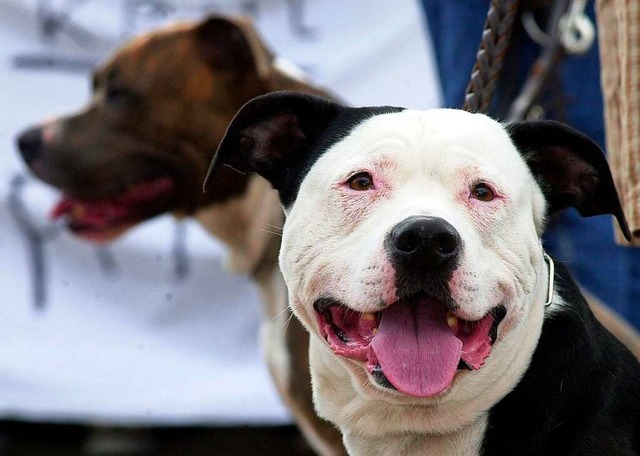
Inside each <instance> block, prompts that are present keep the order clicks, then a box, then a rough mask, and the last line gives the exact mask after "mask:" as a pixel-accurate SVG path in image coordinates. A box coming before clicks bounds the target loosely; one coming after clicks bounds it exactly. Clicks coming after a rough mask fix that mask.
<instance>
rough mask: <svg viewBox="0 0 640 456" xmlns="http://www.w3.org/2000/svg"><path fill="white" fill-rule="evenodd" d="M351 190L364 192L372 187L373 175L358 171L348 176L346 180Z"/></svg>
mask: <svg viewBox="0 0 640 456" xmlns="http://www.w3.org/2000/svg"><path fill="white" fill-rule="evenodd" d="M347 183H348V184H349V188H350V189H351V190H357V191H359V192H364V191H366V190H371V189H373V177H371V174H369V173H358V174H355V175H353V176H351V177H350V178H349V180H348V181H347Z"/></svg>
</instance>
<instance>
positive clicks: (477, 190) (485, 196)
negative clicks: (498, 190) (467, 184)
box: [471, 182, 494, 202]
mask: <svg viewBox="0 0 640 456" xmlns="http://www.w3.org/2000/svg"><path fill="white" fill-rule="evenodd" d="M471 196H472V197H474V198H475V199H477V200H479V201H485V202H488V201H492V200H493V197H494V194H493V190H491V189H490V188H489V186H488V185H487V184H485V183H482V182H480V183H479V184H476V185H475V186H474V187H473V190H471Z"/></svg>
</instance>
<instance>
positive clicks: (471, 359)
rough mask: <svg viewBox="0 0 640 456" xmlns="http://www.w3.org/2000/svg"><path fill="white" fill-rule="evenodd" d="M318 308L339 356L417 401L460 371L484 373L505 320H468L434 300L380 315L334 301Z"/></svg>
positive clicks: (496, 316) (494, 314)
mask: <svg viewBox="0 0 640 456" xmlns="http://www.w3.org/2000/svg"><path fill="white" fill-rule="evenodd" d="M315 309H316V312H317V318H318V323H319V327H320V332H321V334H322V336H323V337H324V338H325V339H326V340H327V342H328V343H329V346H330V347H331V349H332V350H333V351H334V353H336V354H338V355H341V356H344V357H346V358H350V359H354V360H358V361H362V362H365V363H366V365H367V369H368V370H369V373H370V374H371V375H372V376H373V378H374V379H375V380H376V382H377V383H379V384H381V385H383V386H392V387H394V388H395V389H397V390H398V391H400V392H402V393H405V394H407V395H410V396H416V397H430V396H434V395H436V394H439V393H441V392H443V391H444V390H445V389H447V387H448V386H449V385H450V384H451V382H452V381H453V378H454V376H455V374H456V371H457V370H458V369H470V370H477V369H480V367H482V365H483V364H484V361H485V359H486V358H487V357H488V356H489V354H490V352H491V347H492V345H493V343H494V342H495V339H496V336H497V331H498V325H499V324H500V321H502V319H503V318H504V315H505V310H504V308H502V307H497V308H496V309H494V310H492V311H491V312H489V313H488V314H487V315H486V316H485V317H483V318H481V319H480V320H477V321H466V320H463V319H461V318H458V317H457V316H456V315H455V314H454V313H453V312H451V311H449V310H447V308H446V307H445V305H444V304H442V303H441V302H440V301H438V300H436V299H433V298H429V297H419V298H415V299H411V300H406V301H405V300H402V301H398V302H396V303H395V304H392V305H391V306H389V307H387V308H385V309H384V310H382V311H380V312H377V313H360V312H356V311H354V310H351V309H349V308H347V307H345V306H344V305H341V304H340V303H339V302H336V301H332V300H329V299H320V300H318V301H317V302H316V303H315Z"/></svg>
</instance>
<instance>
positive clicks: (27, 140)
mask: <svg viewBox="0 0 640 456" xmlns="http://www.w3.org/2000/svg"><path fill="white" fill-rule="evenodd" d="M17 143H18V149H19V150H20V153H21V154H22V158H23V159H24V161H25V162H26V163H27V164H28V165H29V164H31V163H32V162H33V161H34V160H36V159H37V158H39V157H40V154H41V152H42V129H41V128H38V127H34V128H29V129H28V130H25V131H23V132H22V133H20V135H19V136H18V139H17Z"/></svg>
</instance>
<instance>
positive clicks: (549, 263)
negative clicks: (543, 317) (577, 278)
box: [543, 252, 555, 307]
mask: <svg viewBox="0 0 640 456" xmlns="http://www.w3.org/2000/svg"><path fill="white" fill-rule="evenodd" d="M543 255H544V261H545V263H547V268H548V269H549V282H548V284H547V302H545V303H544V305H545V307H547V306H549V305H550V304H551V301H553V280H554V277H555V265H554V263H553V260H552V259H551V257H550V256H549V255H547V253H546V252H544V253H543Z"/></svg>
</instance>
